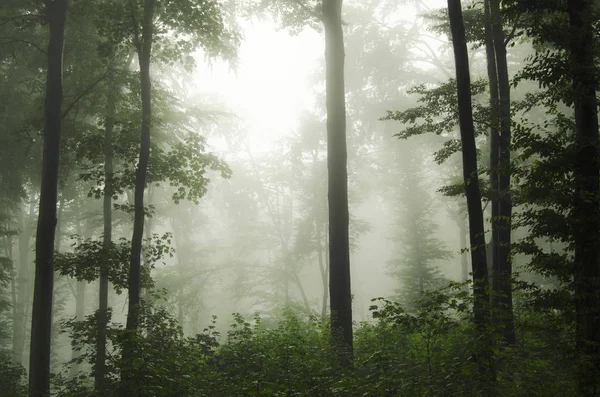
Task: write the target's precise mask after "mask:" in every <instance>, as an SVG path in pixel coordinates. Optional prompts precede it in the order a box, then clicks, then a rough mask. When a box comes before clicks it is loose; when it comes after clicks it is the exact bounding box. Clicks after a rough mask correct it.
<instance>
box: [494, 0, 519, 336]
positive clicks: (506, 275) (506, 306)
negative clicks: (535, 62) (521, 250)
mask: <svg viewBox="0 0 600 397" xmlns="http://www.w3.org/2000/svg"><path fill="white" fill-rule="evenodd" d="M489 7H490V13H491V19H492V33H493V39H494V51H495V54H496V67H497V71H498V94H499V98H498V99H499V101H498V116H499V121H500V137H499V140H498V163H497V164H498V167H497V170H498V218H497V222H495V223H496V224H497V233H498V237H497V258H495V259H497V260H496V261H495V262H494V263H493V269H494V276H493V285H492V289H493V291H494V292H493V295H494V303H495V304H494V313H495V315H496V317H497V319H498V321H499V323H500V329H501V331H502V336H503V338H504V342H505V343H507V344H509V345H513V344H515V343H516V335H515V324H514V317H513V299H512V258H511V255H510V250H511V229H512V227H511V218H512V197H511V192H510V175H511V170H510V140H511V126H510V124H511V117H510V81H509V78H508V62H507V59H506V45H505V43H504V40H505V37H504V32H503V30H502V16H501V14H500V2H499V0H489Z"/></svg>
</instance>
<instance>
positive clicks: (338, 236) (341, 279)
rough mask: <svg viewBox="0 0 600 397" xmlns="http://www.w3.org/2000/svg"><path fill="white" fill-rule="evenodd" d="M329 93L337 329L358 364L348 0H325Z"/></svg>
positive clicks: (332, 290)
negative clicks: (351, 222)
mask: <svg viewBox="0 0 600 397" xmlns="http://www.w3.org/2000/svg"><path fill="white" fill-rule="evenodd" d="M322 9H323V23H324V26H325V62H326V80H327V82H326V95H327V171H328V176H329V179H328V201H329V246H330V249H329V255H330V260H329V263H330V266H331V270H330V274H329V294H330V302H331V303H330V309H331V332H332V337H333V340H334V341H335V342H336V345H337V347H338V355H339V361H340V363H341V364H342V365H343V366H347V365H351V364H352V357H353V341H352V290H351V282H350V244H349V237H348V228H349V212H348V171H347V158H348V154H347V149H346V99H345V87H344V57H345V52H344V32H343V29H342V0H323V3H322Z"/></svg>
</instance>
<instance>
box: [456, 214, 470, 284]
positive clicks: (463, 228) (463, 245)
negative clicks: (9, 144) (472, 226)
mask: <svg viewBox="0 0 600 397" xmlns="http://www.w3.org/2000/svg"><path fill="white" fill-rule="evenodd" d="M458 230H459V233H460V249H461V253H460V270H461V275H462V277H461V281H462V282H465V281H467V280H468V279H469V260H468V258H467V252H466V251H465V252H463V251H462V250H464V249H468V248H469V247H468V246H467V225H466V219H463V218H460V219H458ZM467 288H468V287H467Z"/></svg>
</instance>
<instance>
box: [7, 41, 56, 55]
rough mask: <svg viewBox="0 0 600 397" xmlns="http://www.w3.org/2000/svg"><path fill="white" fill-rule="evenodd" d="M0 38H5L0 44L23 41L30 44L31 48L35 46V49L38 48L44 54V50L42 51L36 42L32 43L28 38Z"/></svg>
mask: <svg viewBox="0 0 600 397" xmlns="http://www.w3.org/2000/svg"><path fill="white" fill-rule="evenodd" d="M0 40H6V41H3V42H1V43H0V44H10V43H24V44H27V45H30V46H32V47H33V48H35V49H36V50H38V51H39V52H41V53H42V54H44V55H46V51H44V50H43V49H42V48H40V47H39V46H38V45H37V44H35V43H32V42H31V41H29V40H23V39H17V38H14V37H7V36H0Z"/></svg>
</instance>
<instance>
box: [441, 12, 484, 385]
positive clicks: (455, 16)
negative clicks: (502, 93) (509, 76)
mask: <svg viewBox="0 0 600 397" xmlns="http://www.w3.org/2000/svg"><path fill="white" fill-rule="evenodd" d="M448 16H449V19H450V30H451V32H452V45H453V49H454V60H455V63H456V88H457V95H458V116H459V123H460V136H461V148H462V161H463V177H464V183H465V192H466V196H467V210H468V213H469V240H470V245H471V263H472V267H473V311H474V316H475V326H476V327H477V330H478V332H479V334H480V336H481V337H482V340H483V341H484V343H483V345H482V346H481V351H480V352H478V353H479V354H476V357H477V358H478V363H479V367H480V370H481V371H482V372H483V374H482V375H483V377H482V379H481V380H482V381H483V382H484V383H482V384H481V386H482V388H483V389H484V390H485V389H488V387H487V384H488V383H487V382H488V381H489V379H490V375H491V374H492V373H493V371H492V360H491V352H490V347H491V346H490V339H489V337H488V325H489V324H488V323H489V317H490V314H489V296H488V293H487V285H488V271H487V259H486V253H485V236H484V226H483V211H482V209H481V192H480V190H479V177H478V174H477V150H476V146H475V129H474V126H473V109H472V103H471V76H470V72H469V55H468V52H467V43H466V39H465V27H464V23H463V17H462V9H461V3H460V0H448Z"/></svg>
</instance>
